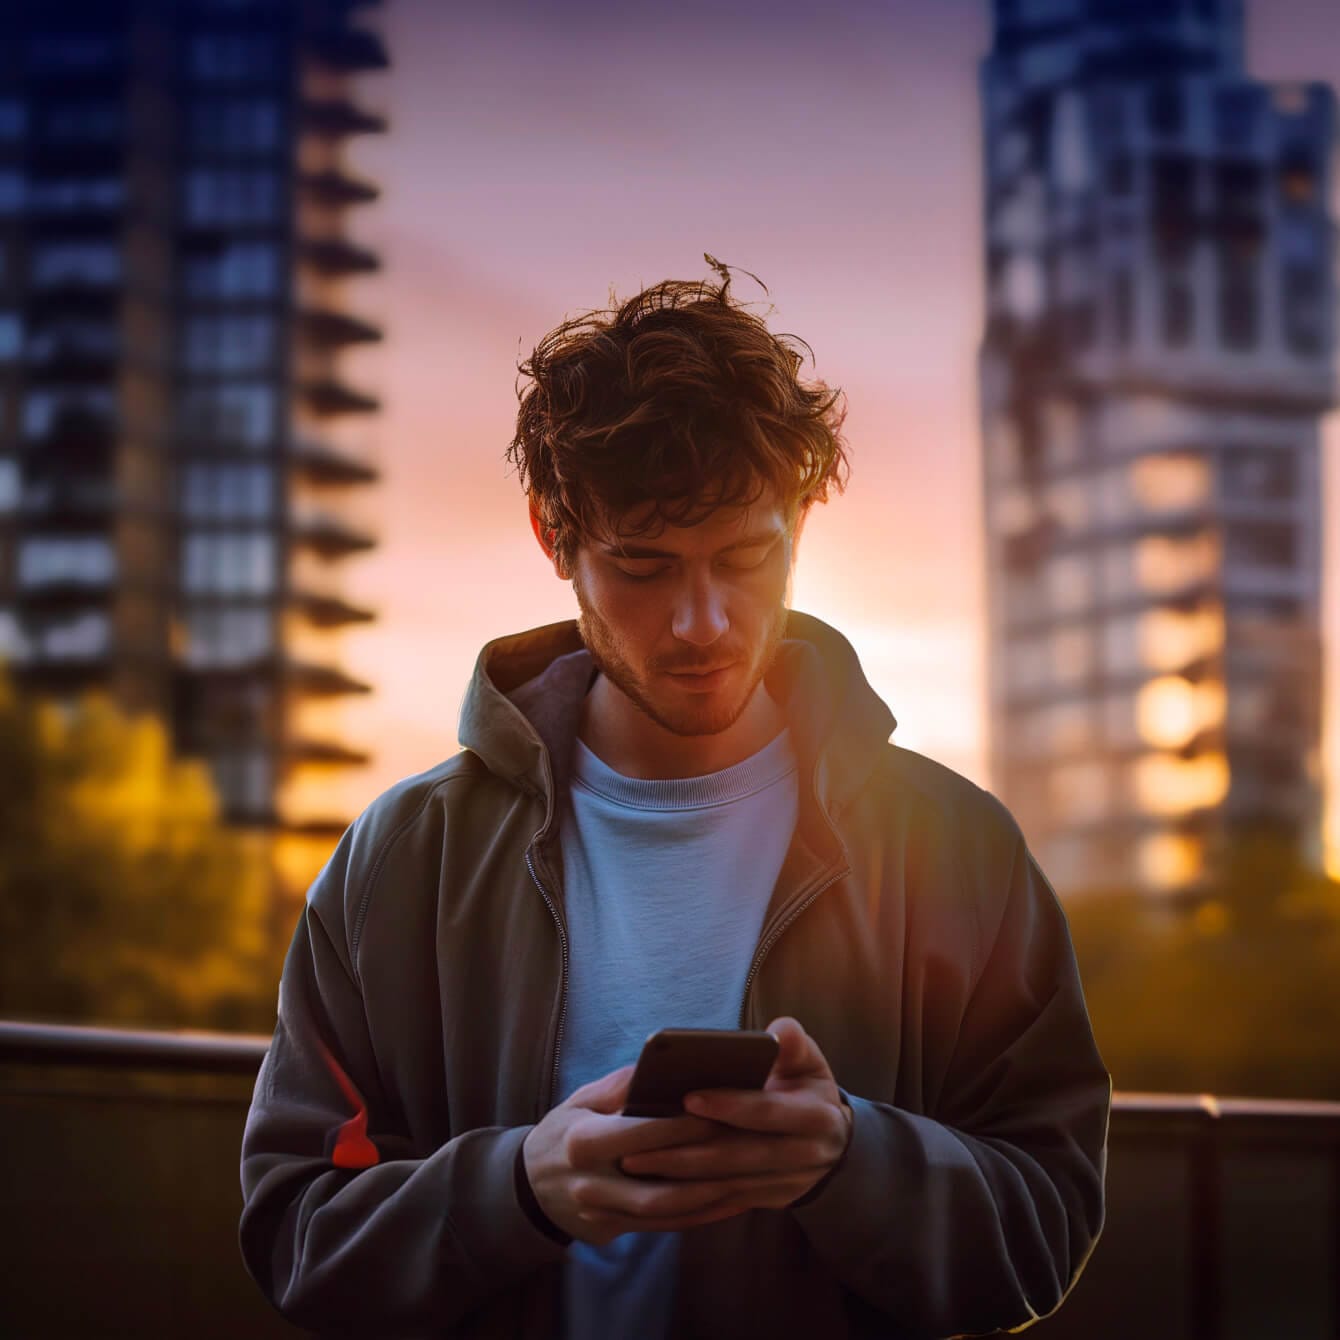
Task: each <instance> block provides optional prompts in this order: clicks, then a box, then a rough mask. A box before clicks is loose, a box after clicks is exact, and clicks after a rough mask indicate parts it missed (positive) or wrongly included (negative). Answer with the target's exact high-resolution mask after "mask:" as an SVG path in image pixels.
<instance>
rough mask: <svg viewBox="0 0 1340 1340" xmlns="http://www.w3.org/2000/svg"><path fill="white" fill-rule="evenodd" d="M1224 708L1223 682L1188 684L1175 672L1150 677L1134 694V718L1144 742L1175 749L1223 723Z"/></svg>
mask: <svg viewBox="0 0 1340 1340" xmlns="http://www.w3.org/2000/svg"><path fill="white" fill-rule="evenodd" d="M1227 709H1228V695H1227V694H1226V693H1225V691H1224V686H1223V685H1222V684H1220V683H1217V682H1215V681H1206V682H1205V683H1203V684H1190V683H1188V682H1187V681H1186V680H1185V679H1182V678H1181V677H1180V676H1178V675H1164V676H1162V677H1161V678H1159V679H1152V680H1150V681H1149V683H1148V684H1145V685H1144V686H1143V687H1142V688H1141V689H1140V692H1139V693H1138V694H1137V695H1136V699H1135V720H1136V725H1137V728H1138V729H1139V731H1140V736H1141V738H1142V739H1143V740H1144V741H1145V742H1146V743H1147V744H1152V745H1154V746H1156V747H1157V748H1160V749H1177V748H1179V747H1180V746H1181V745H1184V744H1185V743H1186V742H1187V741H1188V740H1190V739H1191V738H1192V736H1194V735H1195V734H1197V732H1199V731H1202V730H1204V729H1205V728H1206V727H1208V726H1217V725H1220V724H1222V722H1223V720H1224V714H1225V712H1226V711H1227Z"/></svg>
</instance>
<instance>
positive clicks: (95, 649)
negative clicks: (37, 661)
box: [36, 610, 112, 661]
mask: <svg viewBox="0 0 1340 1340" xmlns="http://www.w3.org/2000/svg"><path fill="white" fill-rule="evenodd" d="M36 640H37V644H38V646H39V647H40V649H41V652H42V654H43V655H44V656H46V657H48V658H49V659H51V660H54V661H86V660H94V659H96V658H97V657H99V656H103V655H105V654H106V652H107V650H108V648H109V647H110V646H111V641H112V626H111V620H110V619H109V618H108V617H107V615H106V614H103V613H100V612H98V611H94V610H90V611H88V612H86V613H83V614H76V615H72V616H69V617H67V618H63V619H56V620H53V621H52V622H50V623H48V624H47V625H46V627H45V628H43V629H42V631H41V635H40V637H39V638H38V639H36Z"/></svg>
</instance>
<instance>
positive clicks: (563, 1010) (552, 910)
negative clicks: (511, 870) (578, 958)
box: [525, 833, 568, 1116]
mask: <svg viewBox="0 0 1340 1340" xmlns="http://www.w3.org/2000/svg"><path fill="white" fill-rule="evenodd" d="M539 836H540V835H539V833H536V834H535V837H533V838H531V840H530V841H531V846H533V845H534V844H535V838H538V837H539ZM525 856H526V869H527V870H529V871H530V877H531V879H533V880H534V881H535V887H536V888H537V889H539V891H540V897H541V898H543V899H544V903H545V906H546V907H547V908H548V909H549V915H550V916H551V917H553V919H554V925H555V926H557V927H558V943H559V945H560V946H561V947H562V950H563V968H562V972H561V974H560V976H559V984H558V992H559V996H558V999H559V1006H558V1027H557V1028H556V1029H555V1030H554V1068H553V1071H552V1073H551V1074H550V1076H549V1093H548V1095H547V1097H546V1099H545V1104H544V1111H545V1112H547V1111H548V1110H549V1107H550V1106H551V1105H552V1104H553V1101H554V1094H555V1092H557V1089H558V1049H559V1047H560V1046H561V1044H562V1042H563V1023H564V1020H565V1019H566V1018H567V1014H568V933H567V931H566V930H565V929H564V926H563V918H562V917H560V916H559V914H558V907H557V905H556V904H555V903H554V901H553V899H552V898H551V897H550V896H549V893H548V891H547V890H546V889H545V887H544V885H543V884H541V883H540V877H539V876H538V875H537V874H536V873H535V866H534V865H533V864H532V863H531V859H530V847H527V848H526V851H525ZM540 1115H541V1116H543V1112H542V1113H541V1114H540Z"/></svg>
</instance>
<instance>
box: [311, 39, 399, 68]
mask: <svg viewBox="0 0 1340 1340" xmlns="http://www.w3.org/2000/svg"><path fill="white" fill-rule="evenodd" d="M306 46H307V49H308V50H309V51H310V52H311V53H312V55H313V56H315V57H316V58H317V60H319V61H320V62H321V63H322V64H323V65H328V66H330V67H331V69H334V70H340V71H342V72H345V73H350V74H356V73H362V72H365V71H369V70H385V69H387V68H388V67H389V65H390V63H391V62H390V61H389V60H388V59H387V55H386V48H385V46H383V45H382V40H381V38H380V37H378V36H377V34H376V33H374V32H370V31H369V30H368V29H366V28H336V29H329V30H326V31H324V32H317V33H312V34H310V35H309V36H308V37H307V39H306Z"/></svg>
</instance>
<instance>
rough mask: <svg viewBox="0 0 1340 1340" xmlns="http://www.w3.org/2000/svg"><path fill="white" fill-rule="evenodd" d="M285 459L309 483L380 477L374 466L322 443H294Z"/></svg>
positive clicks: (361, 481)
mask: <svg viewBox="0 0 1340 1340" xmlns="http://www.w3.org/2000/svg"><path fill="white" fill-rule="evenodd" d="M288 462H289V467H290V468H291V469H292V471H293V472H294V474H296V475H298V476H299V477H300V478H302V479H304V480H306V481H308V482H309V483H312V484H318V485H331V484H373V483H376V481H377V479H378V478H379V476H378V472H377V469H376V467H375V466H373V465H369V464H368V463H367V462H366V461H364V460H360V459H359V458H358V457H357V456H351V455H349V453H347V452H343V451H337V450H336V449H335V448H334V447H328V446H326V445H325V444H324V443H321V442H305V441H297V442H294V443H293V444H292V446H290V447H289V449H288Z"/></svg>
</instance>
